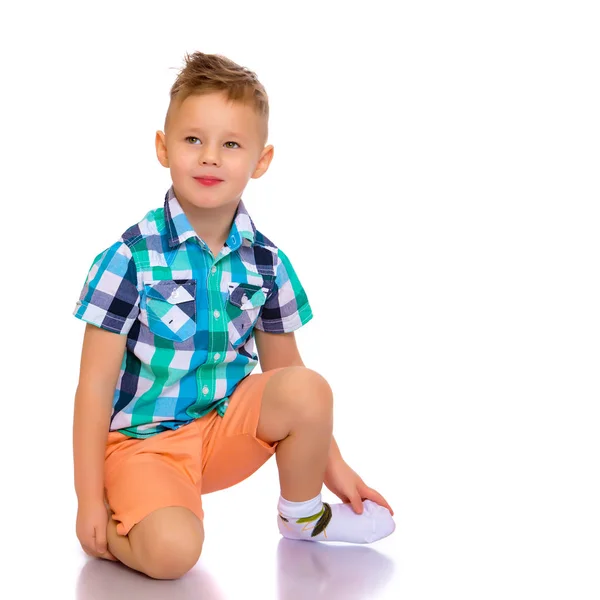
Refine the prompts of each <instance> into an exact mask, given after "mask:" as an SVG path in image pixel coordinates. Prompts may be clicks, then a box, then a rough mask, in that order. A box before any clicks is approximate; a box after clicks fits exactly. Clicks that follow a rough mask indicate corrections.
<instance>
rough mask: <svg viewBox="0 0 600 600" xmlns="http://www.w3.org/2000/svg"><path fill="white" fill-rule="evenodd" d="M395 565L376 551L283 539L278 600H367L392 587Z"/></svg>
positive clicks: (278, 580) (278, 559) (278, 560)
mask: <svg viewBox="0 0 600 600" xmlns="http://www.w3.org/2000/svg"><path fill="white" fill-rule="evenodd" d="M393 573H394V563H393V561H392V560H391V559H389V558H388V557H387V556H385V555H384V554H381V553H380V552H377V550H374V549H373V548H367V547H365V546H359V545H353V544H333V543H330V542H328V543H318V542H304V541H300V540H289V539H286V538H282V539H281V540H280V542H279V546H278V547H277V589H278V600H307V599H310V600H321V599H325V598H327V600H363V599H367V598H373V597H374V595H375V594H376V593H379V592H381V591H382V590H383V588H385V586H386V585H387V584H388V583H389V581H390V580H391V578H392V576H393Z"/></svg>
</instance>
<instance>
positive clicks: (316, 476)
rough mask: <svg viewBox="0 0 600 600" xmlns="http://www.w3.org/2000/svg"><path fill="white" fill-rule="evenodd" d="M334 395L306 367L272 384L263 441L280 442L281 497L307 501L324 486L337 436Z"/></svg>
mask: <svg viewBox="0 0 600 600" xmlns="http://www.w3.org/2000/svg"><path fill="white" fill-rule="evenodd" d="M332 433H333V393H332V391H331V387H330V386H329V384H328V383H327V381H326V380H325V379H324V378H323V377H322V376H321V375H319V374H318V373H316V372H315V371H312V370H311V369H307V368H306V367H289V368H287V369H284V370H282V371H280V372H279V373H276V374H275V375H273V377H272V378H271V379H270V380H269V381H268V383H267V385H266V386H265V392H264V394H263V400H262V407H261V415H260V420H259V425H258V429H257V435H258V437H259V438H260V439H262V440H265V441H267V442H273V441H279V444H278V446H277V451H276V460H277V467H278V469H279V483H280V486H281V495H282V496H283V497H284V498H285V499H286V500H289V501H290V502H303V501H305V500H310V499H312V498H314V497H315V496H317V495H318V494H319V493H320V492H321V489H322V488H323V479H324V477H325V470H326V468H327V460H328V456H329V449H330V447H331V436H332Z"/></svg>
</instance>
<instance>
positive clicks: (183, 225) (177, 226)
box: [164, 186, 256, 252]
mask: <svg viewBox="0 0 600 600" xmlns="http://www.w3.org/2000/svg"><path fill="white" fill-rule="evenodd" d="M164 208H165V223H166V226H167V236H168V241H169V246H171V247H172V248H173V247H175V246H179V245H180V244H183V242H185V241H186V240H188V239H190V238H198V240H200V242H201V243H203V244H204V240H202V239H201V238H200V236H199V235H198V234H197V233H196V232H195V231H194V228H193V227H192V226H191V224H190V222H189V221H188V218H187V216H186V214H185V213H184V212H183V209H182V208H181V204H179V200H177V198H176V197H175V191H174V189H173V186H171V187H170V188H169V190H168V191H167V193H166V195H165V204H164ZM244 240H247V241H248V243H249V244H250V245H253V244H254V242H255V240H256V227H255V226H254V223H253V221H252V219H251V218H250V215H249V214H248V211H247V210H246V207H245V206H244V203H243V201H242V200H241V199H240V201H239V204H238V207H237V210H236V213H235V216H234V218H233V223H232V224H231V229H230V230H229V236H228V237H227V240H226V242H227V246H228V247H229V248H230V249H231V251H232V252H233V251H234V250H237V248H239V247H240V246H241V245H242V244H243V243H244Z"/></svg>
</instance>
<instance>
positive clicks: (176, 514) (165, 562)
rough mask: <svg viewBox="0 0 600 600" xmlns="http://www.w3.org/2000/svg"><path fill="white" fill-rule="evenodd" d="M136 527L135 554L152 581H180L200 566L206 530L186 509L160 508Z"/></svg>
mask: <svg viewBox="0 0 600 600" xmlns="http://www.w3.org/2000/svg"><path fill="white" fill-rule="evenodd" d="M140 525H143V527H142V528H140ZM136 527H137V528H138V529H137V531H135V534H136V537H135V541H136V542H137V544H136V545H135V548H134V550H135V553H136V555H137V557H138V559H139V561H140V563H141V566H142V567H143V569H144V572H145V573H146V574H147V575H148V576H150V577H152V578H153V579H177V578H179V577H181V576H183V575H185V574H186V573H187V572H188V571H189V570H190V569H191V568H192V567H193V566H194V565H195V564H196V563H197V562H198V559H199V558H200V555H201V553H202V546H203V544H204V527H203V526H202V522H201V521H200V520H199V519H198V518H197V517H196V515H194V514H193V513H192V512H191V511H190V510H188V509H187V508H183V507H167V508H161V509H159V510H156V511H154V512H153V513H151V514H150V515H148V517H146V519H144V520H143V521H141V522H140V523H139V524H138V525H136ZM134 530H135V527H134V529H133V530H132V533H133V532H134ZM130 539H131V534H130ZM132 546H133V544H132Z"/></svg>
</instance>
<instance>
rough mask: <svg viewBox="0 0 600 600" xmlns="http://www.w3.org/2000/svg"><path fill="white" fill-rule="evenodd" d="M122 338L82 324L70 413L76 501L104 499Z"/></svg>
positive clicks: (122, 350) (123, 340)
mask: <svg viewBox="0 0 600 600" xmlns="http://www.w3.org/2000/svg"><path fill="white" fill-rule="evenodd" d="M126 341H127V336H125V335H118V334H116V333H112V332H110V331H106V330H104V329H101V328H99V327H96V326H95V325H90V324H87V325H86V328H85V334H84V339H83V346H82V351H81V365H80V371H79V383H78V386H77V391H76V394H75V408H74V415H73V462H74V471H75V491H76V493H77V499H78V501H79V502H87V503H89V502H103V499H104V456H105V452H106V440H107V438H108V428H109V424H110V416H111V413H112V401H113V395H114V391H115V386H116V383H117V379H118V377H119V372H120V368H121V364H122V360H123V353H124V352H125V343H126Z"/></svg>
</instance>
